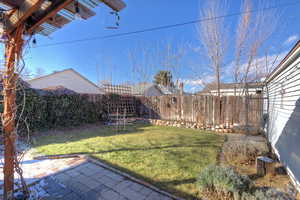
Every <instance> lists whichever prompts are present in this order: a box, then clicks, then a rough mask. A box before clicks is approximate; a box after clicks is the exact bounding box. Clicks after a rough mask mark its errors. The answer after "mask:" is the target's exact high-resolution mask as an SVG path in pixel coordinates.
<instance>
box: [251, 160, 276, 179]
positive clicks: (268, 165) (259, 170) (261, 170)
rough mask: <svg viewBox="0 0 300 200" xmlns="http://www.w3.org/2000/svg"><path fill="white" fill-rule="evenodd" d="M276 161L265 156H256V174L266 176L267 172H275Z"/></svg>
mask: <svg viewBox="0 0 300 200" xmlns="http://www.w3.org/2000/svg"><path fill="white" fill-rule="evenodd" d="M274 165H275V161H274V160H272V159H270V158H268V157H265V156H259V157H257V158H256V174H257V175H259V176H265V175H266V174H270V175H274V174H275V166H274Z"/></svg>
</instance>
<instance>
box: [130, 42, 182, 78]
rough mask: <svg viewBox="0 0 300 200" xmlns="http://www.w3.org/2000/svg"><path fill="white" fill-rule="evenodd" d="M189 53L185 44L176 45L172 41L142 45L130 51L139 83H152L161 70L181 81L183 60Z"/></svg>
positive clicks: (134, 72)
mask: <svg viewBox="0 0 300 200" xmlns="http://www.w3.org/2000/svg"><path fill="white" fill-rule="evenodd" d="M186 51H187V46H186V45H185V44H184V43H180V44H177V45H174V44H173V43H171V42H170V41H167V42H158V43H152V44H151V45H147V44H142V45H140V46H137V47H136V48H134V49H130V51H129V60H130V61H131V66H132V72H133V75H135V76H136V77H135V79H136V80H137V81H138V82H148V83H150V82H152V81H153V76H154V75H155V73H157V72H158V71H159V70H165V71H170V72H171V73H172V74H173V76H174V78H175V79H179V76H180V70H181V67H182V59H183V57H184V56H185V53H186Z"/></svg>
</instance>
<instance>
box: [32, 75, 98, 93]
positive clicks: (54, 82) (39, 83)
mask: <svg viewBox="0 0 300 200" xmlns="http://www.w3.org/2000/svg"><path fill="white" fill-rule="evenodd" d="M28 83H29V84H30V85H31V87H32V88H37V89H43V88H48V87H54V86H64V87H65V88H68V89H70V90H73V91H75V92H77V93H87V94H102V93H103V92H102V91H101V90H100V89H99V88H98V87H96V86H95V85H93V84H92V83H90V82H89V81H87V80H85V79H84V78H82V77H80V75H78V74H77V73H76V72H74V71H72V70H66V71H63V72H57V73H54V74H52V75H49V76H44V77H41V78H37V79H33V80H30V81H28Z"/></svg>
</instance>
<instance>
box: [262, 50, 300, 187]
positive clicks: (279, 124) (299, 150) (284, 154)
mask: <svg viewBox="0 0 300 200" xmlns="http://www.w3.org/2000/svg"><path fill="white" fill-rule="evenodd" d="M299 62H300V48H299V49H298V50H296V51H295V52H294V53H293V54H292V55H291V56H290V57H289V59H287V60H286V61H285V62H284V63H283V64H282V65H281V67H280V68H278V70H277V72H279V70H280V69H284V70H283V71H281V72H280V73H278V74H277V75H275V74H276V71H275V73H273V76H271V77H270V78H269V79H268V84H267V88H266V91H267V95H268V97H269V101H268V105H266V106H267V107H268V115H269V116H268V118H269V119H268V127H267V136H268V139H269V141H270V143H271V145H272V147H273V149H274V150H275V152H276V154H277V155H278V157H279V159H280V161H281V162H282V163H283V164H284V165H285V166H286V168H287V170H288V172H289V174H290V176H291V177H292V179H293V181H294V182H295V184H296V185H297V187H298V189H299V188H300V64H299ZM285 67H286V68H285Z"/></svg>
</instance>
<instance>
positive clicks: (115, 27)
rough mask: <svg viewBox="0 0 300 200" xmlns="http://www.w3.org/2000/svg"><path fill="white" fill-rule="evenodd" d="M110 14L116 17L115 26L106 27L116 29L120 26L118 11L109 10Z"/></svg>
mask: <svg viewBox="0 0 300 200" xmlns="http://www.w3.org/2000/svg"><path fill="white" fill-rule="evenodd" d="M110 14H111V15H114V16H115V17H116V23H115V26H108V27H106V28H107V29H118V28H119V27H120V19H121V18H120V15H119V13H118V12H115V11H111V12H110Z"/></svg>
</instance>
